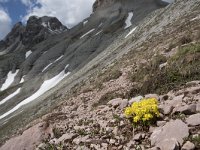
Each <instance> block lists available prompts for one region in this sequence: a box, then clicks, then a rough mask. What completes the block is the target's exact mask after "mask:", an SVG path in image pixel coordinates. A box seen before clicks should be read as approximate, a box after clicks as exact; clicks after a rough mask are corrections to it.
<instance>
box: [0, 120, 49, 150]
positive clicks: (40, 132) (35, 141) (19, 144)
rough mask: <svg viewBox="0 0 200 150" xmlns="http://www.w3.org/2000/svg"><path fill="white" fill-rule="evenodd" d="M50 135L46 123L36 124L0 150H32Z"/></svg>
mask: <svg viewBox="0 0 200 150" xmlns="http://www.w3.org/2000/svg"><path fill="white" fill-rule="evenodd" d="M50 134H52V129H51V127H49V126H48V124H47V123H40V124H37V125H35V126H33V127H31V128H29V129H27V130H26V131H24V132H23V134H22V135H20V136H17V137H14V138H11V139H10V140H8V141H7V142H6V143H5V144H4V145H3V146H2V147H1V148H0V149H1V150H25V149H27V150H34V149H35V148H36V147H37V146H38V145H39V144H40V143H42V142H43V141H44V140H45V139H47V138H48V137H49V135H50Z"/></svg>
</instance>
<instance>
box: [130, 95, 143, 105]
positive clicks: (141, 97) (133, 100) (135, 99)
mask: <svg viewBox="0 0 200 150" xmlns="http://www.w3.org/2000/svg"><path fill="white" fill-rule="evenodd" d="M143 98H144V97H143V96H137V97H134V98H132V99H130V100H129V105H131V104H132V103H134V102H139V101H140V100H141V99H143Z"/></svg>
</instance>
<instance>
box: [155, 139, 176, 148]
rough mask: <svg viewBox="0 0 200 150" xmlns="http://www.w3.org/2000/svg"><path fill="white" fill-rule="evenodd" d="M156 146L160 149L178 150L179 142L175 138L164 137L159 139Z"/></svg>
mask: <svg viewBox="0 0 200 150" xmlns="http://www.w3.org/2000/svg"><path fill="white" fill-rule="evenodd" d="M157 147H158V148H160V149H161V150H179V143H178V141H177V140H176V139H166V140H164V141H161V142H160V143H159V144H158V145H157Z"/></svg>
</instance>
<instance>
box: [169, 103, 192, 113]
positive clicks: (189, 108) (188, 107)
mask: <svg viewBox="0 0 200 150" xmlns="http://www.w3.org/2000/svg"><path fill="white" fill-rule="evenodd" d="M173 113H182V114H185V115H192V114H195V113H196V105H195V104H191V105H185V106H182V107H178V108H175V109H174V111H173Z"/></svg>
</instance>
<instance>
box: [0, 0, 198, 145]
mask: <svg viewBox="0 0 200 150" xmlns="http://www.w3.org/2000/svg"><path fill="white" fill-rule="evenodd" d="M162 4H163V2H161V1H157V0H156V1H154V0H115V1H106V0H105V1H96V2H95V4H94V12H93V13H92V14H91V15H90V17H88V18H86V19H84V20H83V21H82V22H80V23H79V24H78V25H76V26H75V27H73V28H72V29H67V28H66V27H65V26H63V25H62V24H61V23H60V22H59V21H58V20H57V19H56V18H52V17H41V18H38V17H36V16H33V17H31V18H29V20H28V22H27V25H25V26H24V25H22V24H21V23H18V24H16V25H15V27H14V28H13V30H12V31H11V32H10V33H9V34H8V35H7V37H6V38H5V40H3V41H1V42H0V87H1V88H0V144H1V141H2V142H3V141H5V139H6V138H7V136H8V137H9V136H10V135H12V134H13V133H16V132H18V131H19V130H18V129H19V128H21V127H25V126H26V125H27V124H28V123H30V122H31V121H33V120H35V119H36V118H39V117H41V116H42V115H44V114H46V113H47V112H52V109H53V108H55V107H56V106H58V105H59V107H58V108H57V109H56V110H55V111H56V113H52V116H51V115H50V116H51V117H52V118H51V117H50V118H49V116H48V117H47V119H46V120H45V117H42V118H41V120H43V121H47V124H49V123H51V124H52V125H55V126H56V125H57V124H56V121H58V120H59V119H61V120H59V122H62V119H66V118H65V117H66V116H67V118H68V119H69V120H67V119H66V121H69V122H73V121H75V122H73V124H72V126H73V127H74V124H76V123H77V122H76V121H77V120H76V118H77V117H76V116H77V115H80V116H83V117H85V118H90V117H91V116H87V114H93V109H94V108H95V107H101V108H103V107H104V105H105V104H107V101H108V100H111V99H113V98H117V97H122V98H123V99H124V98H127V97H128V98H132V97H134V96H135V95H141V94H147V93H155V92H159V95H161V94H162V92H163V91H164V93H166V92H168V91H170V90H171V89H172V88H175V87H176V85H177V86H178V85H179V84H180V85H182V84H183V83H182V82H186V81H190V80H197V79H199V72H200V71H199V68H200V66H199V64H200V63H199V59H198V58H199V54H198V51H199V50H198V40H199V34H198V33H199V32H198V31H199V18H200V17H199V13H200V12H199V11H200V9H199V1H196V0H190V1H188V0H180V1H177V2H175V3H173V4H171V5H169V6H167V7H164V5H162ZM188 28H189V29H190V31H188ZM191 42H192V43H191ZM188 47H189V48H191V49H192V50H193V51H192V52H191V53H190V51H188ZM180 50H181V51H180ZM176 68H182V69H178V70H176ZM175 83H176V84H175ZM198 86H199V85H198ZM195 96H198V95H195ZM61 102H62V104H61V105H60V103H61ZM183 103H184V106H185V102H184V100H183ZM195 104H196V103H195ZM113 109H114V107H113V108H112V110H113ZM72 111H74V112H76V113H71V112H72ZM100 111H103V110H101V109H100ZM114 111H115V110H114ZM109 112H110V114H112V111H109ZM97 113H100V112H97ZM120 113H121V112H120ZM84 115H86V116H84ZM104 116H105V117H106V115H104ZM94 117H95V115H94ZM98 117H101V115H100V116H97V118H96V119H97V120H98ZM55 118H56V119H55ZM85 118H84V119H85ZM51 119H52V120H51ZM54 119H55V120H54ZM101 119H102V118H101ZM103 119H106V118H103ZM107 119H108V120H109V119H110V118H107ZM80 120H81V119H80ZM94 120H95V119H94ZM38 121H39V120H37V121H36V122H38ZM48 121H49V122H48ZM51 121H53V122H51ZM78 122H79V120H78ZM80 122H81V121H80ZM63 123H67V122H63ZM110 123H111V124H112V122H110ZM173 123H174V122H172V124H173ZM179 123H180V121H179ZM33 124H35V122H34V123H32V122H31V123H30V124H29V126H32V125H33ZM180 124H181V125H182V122H181V123H180ZM170 125H171V123H170ZM29 126H28V127H29ZM58 126H59V125H58ZM35 127H36V128H35V131H36V132H37V133H36V135H35V137H36V138H37V137H38V136H39V138H40V137H42V136H41V135H40V134H38V133H39V131H40V130H43V129H40V127H39V128H38V126H37V125H36V126H35ZM47 128H48V127H47ZM54 128H56V127H54ZM24 129H26V128H23V129H22V131H23V130H24ZM45 129H46V128H45ZM48 129H49V128H48ZM62 129H63V128H62ZM71 129H72V128H71V127H70V126H69V128H68V127H67V130H62V132H65V131H70V130H71ZM94 129H95V130H96V127H94ZM30 131H32V130H28V132H25V135H26V136H27V134H28V135H29V134H30V133H31V132H30ZM48 131H49V130H48ZM56 131H57V130H56ZM73 132H75V131H74V130H73ZM77 132H79V131H78V129H77ZM125 132H126V131H125ZM18 133H19V132H18ZM41 133H46V132H45V131H44V132H41ZM126 133H128V134H129V135H130V133H129V131H127V132H126ZM54 134H56V133H54ZM62 134H63V133H62ZM66 134H67V133H66ZM75 135H76V136H77V134H76V133H75ZM90 135H92V136H95V134H93V133H91V134H90ZM131 135H132V133H131ZM53 136H54V135H53ZM63 136H65V135H63ZM80 137H81V136H80ZM184 137H185V136H184ZM184 137H181V138H184ZM45 138H46V137H45ZM51 138H52V139H53V138H54V137H51ZM63 138H65V137H63ZM72 138H73V139H75V137H74V133H72ZM93 138H94V139H95V137H93ZM109 138H110V137H109ZM125 138H127V139H128V138H129V137H125ZM17 139H19V140H20V139H21V137H20V138H17ZM22 139H23V137H22ZM29 140H30V139H27V140H26V143H29V142H28V141H29ZM48 140H51V139H48ZM56 140H57V138H56ZM59 140H61V139H59ZM78 140H79V136H78V138H77V140H75V141H74V142H73V144H71V143H70V144H69V145H68V146H69V149H71V147H70V146H73V148H74V149H76V148H77V146H79V144H80V143H79V144H77V142H78ZM92 140H93V139H92ZM102 140H104V139H102ZM110 140H111V143H113V139H109V141H110ZM114 140H116V139H114ZM34 141H36V143H37V144H39V143H40V139H39V140H38V139H35V140H34ZM126 142H128V140H126ZM172 142H173V141H172ZM15 143H17V142H15ZM74 143H75V145H74ZM85 143H86V141H85ZM106 143H107V142H106ZM90 144H91V143H90ZM107 144H109V143H107ZM126 144H127V145H126V146H128V143H126ZM86 145H87V144H86ZM111 145H112V146H111V148H113V147H114V144H111ZM7 146H8V147H9V145H7ZM7 146H6V147H7ZM175 146H176V145H175ZM30 147H34V146H33V145H32V146H30ZM109 148H110V147H109ZM19 149H20V147H19Z"/></svg>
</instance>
